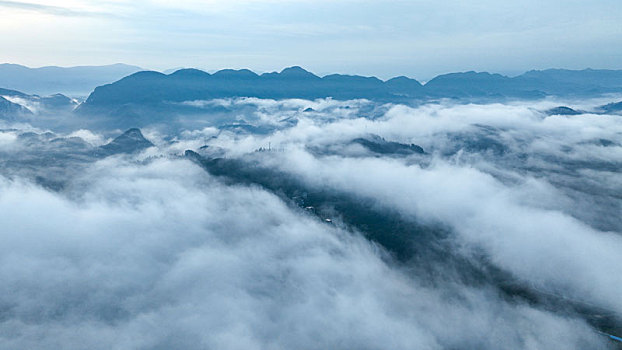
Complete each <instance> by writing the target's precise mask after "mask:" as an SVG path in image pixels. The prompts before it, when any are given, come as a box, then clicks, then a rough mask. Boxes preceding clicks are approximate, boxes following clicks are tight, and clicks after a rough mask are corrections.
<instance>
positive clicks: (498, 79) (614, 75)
mask: <svg viewBox="0 0 622 350" xmlns="http://www.w3.org/2000/svg"><path fill="white" fill-rule="evenodd" d="M620 92H622V71H612V70H611V71H610V70H591V69H586V70H582V71H570V70H559V69H557V70H553V69H552V70H544V71H530V72H527V73H525V74H522V75H520V76H517V77H513V78H510V77H507V76H503V75H499V74H490V73H476V72H465V73H451V74H445V75H440V76H438V77H436V78H434V79H432V80H430V81H429V82H428V83H427V84H425V85H421V84H420V83H419V82H418V81H417V80H414V79H410V78H406V77H397V78H393V79H390V80H388V81H382V80H380V79H378V78H375V77H362V76H353V75H339V74H333V75H327V76H325V77H319V76H317V75H315V74H313V73H310V72H308V71H306V70H304V69H302V68H300V67H291V68H287V69H284V70H283V71H282V72H280V73H265V74H261V75H258V74H255V73H253V72H251V71H250V70H246V69H243V70H230V69H227V70H222V71H219V72H217V73H214V74H209V73H206V72H204V71H201V70H197V69H181V70H178V71H176V72H174V73H172V74H170V75H166V74H162V73H158V72H152V71H143V72H138V73H135V74H132V75H130V76H127V77H125V78H123V79H121V80H119V81H117V82H115V83H112V84H108V85H104V86H100V87H98V88H96V89H95V91H94V92H93V93H91V95H90V96H89V98H88V99H87V100H86V102H85V103H84V104H83V105H82V106H80V108H79V109H78V110H79V111H80V112H86V113H104V114H123V111H124V109H125V108H127V107H131V106H156V105H163V104H167V103H168V104H170V103H171V102H173V103H175V102H183V101H193V100H210V99H215V98H228V97H257V98H269V99H286V98H302V99H317V98H328V97H331V98H334V99H337V100H347V99H358V98H365V99H371V100H377V101H391V102H408V101H413V100H427V99H436V98H454V99H478V100H492V99H499V98H520V99H525V98H541V97H544V96H547V95H556V96H581V97H588V96H597V95H602V94H605V93H620Z"/></svg>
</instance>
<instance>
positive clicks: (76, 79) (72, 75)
mask: <svg viewBox="0 0 622 350" xmlns="http://www.w3.org/2000/svg"><path fill="white" fill-rule="evenodd" d="M141 70H142V69H141V68H140V67H136V66H129V65H125V64H113V65H107V66H81V67H68V68H65V67H41V68H29V67H25V66H22V65H18V64H8V63H5V64H0V87H3V88H6V89H14V90H19V91H23V92H26V93H28V94H37V95H51V94H56V93H63V94H65V95H69V96H87V95H88V94H89V93H90V92H92V91H93V89H95V87H97V86H100V85H103V84H108V83H112V82H114V81H117V80H119V79H121V78H123V77H125V76H127V75H129V74H132V73H136V72H138V71H141Z"/></svg>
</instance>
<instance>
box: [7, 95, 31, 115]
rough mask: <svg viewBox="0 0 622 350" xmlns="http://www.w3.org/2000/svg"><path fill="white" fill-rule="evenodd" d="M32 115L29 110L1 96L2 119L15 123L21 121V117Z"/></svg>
mask: <svg viewBox="0 0 622 350" xmlns="http://www.w3.org/2000/svg"><path fill="white" fill-rule="evenodd" d="M31 114H32V112H31V111H30V110H29V109H28V108H26V107H24V106H22V105H19V104H17V103H13V102H11V101H9V100H7V99H6V98H4V97H2V96H0V119H4V120H9V121H15V120H19V117H22V116H28V115H31Z"/></svg>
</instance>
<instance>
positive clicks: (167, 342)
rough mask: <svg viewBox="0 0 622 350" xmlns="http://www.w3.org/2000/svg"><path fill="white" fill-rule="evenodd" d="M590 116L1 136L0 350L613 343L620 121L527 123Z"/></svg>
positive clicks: (232, 116)
mask: <svg viewBox="0 0 622 350" xmlns="http://www.w3.org/2000/svg"><path fill="white" fill-rule="evenodd" d="M606 102H611V100H590V101H561V102H560V101H542V102H533V101H530V102H511V103H510V102H508V103H505V104H502V103H497V104H452V103H448V102H447V103H445V102H439V103H430V104H424V105H421V106H418V107H412V106H411V107H409V106H404V105H392V104H376V103H373V102H370V101H366V100H355V101H334V100H330V99H329V100H316V101H305V100H284V101H273V100H259V99H231V100H213V101H192V102H187V103H185V104H184V105H185V107H192V108H193V114H192V115H189V114H184V115H180V116H174V118H175V120H176V122H175V126H174V127H171V128H167V127H166V126H165V125H166V122H164V121H162V120H159V121H158V122H157V123H154V124H153V125H147V126H144V127H142V128H141V131H142V135H144V137H145V138H146V140H148V141H146V140H143V139H142V137H141V132H138V131H137V130H131V131H129V132H128V133H126V134H124V136H122V137H120V138H118V139H115V137H117V136H119V135H121V134H122V133H123V132H124V131H125V130H123V129H120V128H119V127H118V126H116V125H115V124H110V125H107V126H108V127H106V128H102V127H101V125H102V124H101V123H100V124H98V127H97V128H95V127H93V128H91V129H84V128H80V127H76V126H75V125H80V123H79V121H76V120H75V119H76V118H77V117H71V118H69V117H67V118H68V119H67V122H66V123H64V124H63V123H62V122H58V125H61V124H63V127H62V128H60V127H59V128H54V127H53V124H54V123H49V121H50V120H52V119H53V117H52V116H42V117H41V121H42V123H41V124H37V119H36V114H35V115H34V117H30V119H28V120H24V121H22V122H19V121H12V122H5V123H4V125H3V126H2V130H1V131H0V222H1V223H2V232H3V234H2V236H1V237H2V242H1V244H0V281H2V283H0V348H3V349H34V348H43V347H45V348H62V349H85V348H88V349H128V348H132V349H134V348H135V349H519V348H520V349H556V348H567V349H599V348H602V349H606V348H610V347H613V346H615V343H614V342H612V341H611V340H610V339H609V338H608V337H607V334H613V335H618V336H619V335H621V334H622V321H621V318H622V298H621V295H622V294H621V291H622V236H621V234H622V215H620V214H621V213H622V175H621V171H622V116H620V115H607V114H602V113H600V114H597V113H593V114H591V113H588V112H586V113H583V114H579V115H567V116H566V115H548V114H547V113H545V111H546V110H548V109H550V108H552V107H556V106H559V105H560V104H564V105H571V106H572V107H573V108H575V109H576V110H581V111H594V108H595V107H596V106H598V105H601V104H603V103H606ZM72 118H73V119H72ZM80 118H83V117H80ZM171 118H173V116H172V117H171ZM223 120H226V122H223ZM215 121H218V122H215ZM125 122H126V123H131V120H130V121H127V120H126V121H125Z"/></svg>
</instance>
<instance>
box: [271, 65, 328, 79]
mask: <svg viewBox="0 0 622 350" xmlns="http://www.w3.org/2000/svg"><path fill="white" fill-rule="evenodd" d="M280 75H281V76H282V77H288V78H290V77H291V78H319V77H318V76H317V75H315V74H313V73H311V72H309V71H307V70H305V69H304V68H302V67H300V66H293V67H288V68H285V69H283V70H282V71H281V73H280Z"/></svg>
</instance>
